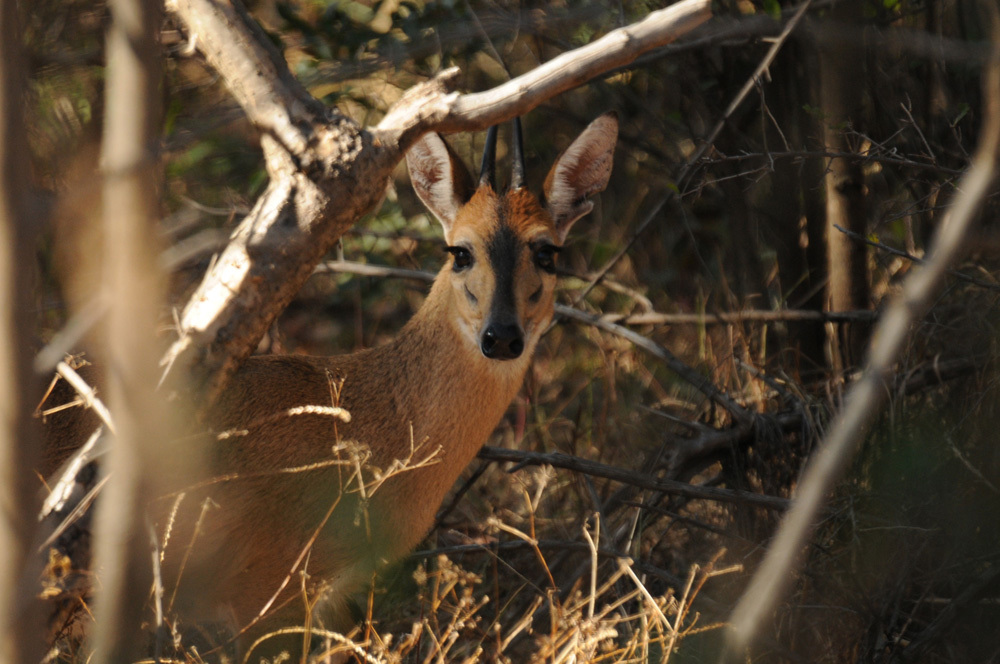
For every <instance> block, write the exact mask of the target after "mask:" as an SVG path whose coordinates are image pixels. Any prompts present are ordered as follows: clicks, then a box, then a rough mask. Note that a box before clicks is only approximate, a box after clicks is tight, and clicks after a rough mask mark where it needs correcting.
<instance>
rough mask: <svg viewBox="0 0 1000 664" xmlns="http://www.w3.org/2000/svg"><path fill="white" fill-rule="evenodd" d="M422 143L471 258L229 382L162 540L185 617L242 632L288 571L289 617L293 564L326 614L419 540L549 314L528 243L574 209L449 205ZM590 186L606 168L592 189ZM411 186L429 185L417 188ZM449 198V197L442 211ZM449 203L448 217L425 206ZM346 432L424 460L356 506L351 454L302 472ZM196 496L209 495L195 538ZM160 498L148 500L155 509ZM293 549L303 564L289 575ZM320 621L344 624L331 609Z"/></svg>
mask: <svg viewBox="0 0 1000 664" xmlns="http://www.w3.org/2000/svg"><path fill="white" fill-rule="evenodd" d="M605 117H606V116H605ZM599 120H600V119H599ZM605 122H607V121H606V120H605ZM428 140H432V139H428ZM437 140H440V139H437ZM613 145H614V142H613V140H612V141H611V142H610V143H607V142H606V144H603V145H602V146H600V147H602V148H603V149H604V150H605V151H610V150H611V149H613ZM431 147H433V148H434V150H428V152H427V153H426V154H430V155H431V157H436V158H441V155H445V154H446V155H447V158H448V159H449V160H451V163H450V168H448V167H447V164H442V163H441V162H440V161H434V160H433V159H431V158H430V157H427V158H425V159H424V162H418V163H423V166H422V167H423V168H426V170H425V171H423V172H422V175H424V176H425V177H424V180H423V181H422V182H423V183H424V184H425V186H426V187H437V186H439V185H440V184H441V182H440V178H441V177H442V175H441V174H442V173H447V172H449V171H450V172H451V173H452V175H451V179H452V180H455V181H454V182H449V183H448V186H452V187H453V188H454V192H455V198H454V200H453V199H452V198H450V197H449V196H451V194H449V193H448V192H447V191H445V193H444V194H442V193H441V191H439V190H433V192H432V193H433V195H434V196H437V198H436V199H434V201H444V206H443V208H439V209H434V207H433V206H431V207H432V209H434V211H435V213H436V214H439V216H442V223H443V225H444V226H445V236H446V240H447V242H448V243H449V244H450V245H456V244H463V245H466V246H468V247H469V249H470V251H471V253H472V255H473V257H474V262H473V264H472V265H471V266H470V267H469V268H468V269H465V270H460V271H459V270H455V269H453V263H452V262H449V264H448V265H446V266H445V267H444V268H442V270H441V271H440V273H439V274H438V276H437V278H436V280H435V282H434V285H433V286H432V288H431V291H430V293H429V295H428V296H427V299H426V301H425V302H424V305H423V306H422V307H421V308H420V310H419V311H418V312H417V313H416V315H415V316H414V317H413V319H412V320H411V321H410V322H409V323H408V324H407V325H406V326H405V327H404V328H403V329H402V330H401V331H400V333H399V334H398V336H397V337H396V338H395V339H394V340H393V341H392V342H390V343H389V344H386V345H384V346H381V347H378V348H374V349H371V350H365V351H361V352H359V353H354V354H352V355H346V356H337V357H302V356H270V357H252V358H250V359H249V360H247V362H246V363H245V364H244V366H243V367H242V369H241V370H240V371H239V372H238V373H237V374H236V375H235V376H234V377H233V378H232V379H231V381H230V383H229V386H228V388H227V389H226V391H225V392H224V393H223V395H222V396H221V398H220V400H219V401H218V403H217V404H216V407H215V409H214V411H213V413H212V418H211V421H212V422H213V423H214V424H215V426H216V431H233V432H237V433H236V434H235V435H225V436H221V437H213V438H212V440H211V445H212V453H213V455H214V458H213V468H212V476H213V477H215V478H218V479H219V481H217V482H215V483H213V484H211V485H210V486H208V487H203V488H200V489H196V488H193V489H191V490H190V491H188V492H187V494H185V496H184V498H183V500H182V502H181V508H180V510H179V512H178V517H177V519H176V524H175V526H174V528H173V532H172V535H171V538H170V541H169V542H167V545H166V557H165V576H166V583H167V587H168V588H170V587H171V585H172V584H173V583H174V582H176V580H177V576H178V573H179V567H180V561H182V560H183V559H184V557H185V549H186V548H187V547H188V545H189V543H190V542H191V541H194V546H193V547H191V550H192V551H193V552H195V555H194V557H193V558H192V560H191V562H190V563H189V564H188V566H187V568H186V569H185V571H184V573H183V576H182V578H181V580H180V592H179V594H178V602H179V604H178V607H177V608H179V609H180V610H181V615H182V616H185V617H187V619H188V620H204V619H206V618H207V619H219V618H223V617H225V616H226V615H228V616H229V617H230V618H231V619H232V620H233V621H234V624H235V626H237V628H243V627H245V626H247V625H248V624H250V623H251V622H252V621H254V620H255V618H256V617H257V616H258V615H259V614H260V612H261V611H262V610H264V608H265V606H266V605H267V604H268V602H269V601H270V600H271V599H272V596H273V595H274V594H275V593H276V592H277V591H278V589H279V588H280V587H281V585H282V583H283V582H285V580H286V577H288V576H289V575H290V574H291V575H292V577H291V580H290V581H289V582H288V584H287V586H286V587H285V589H284V591H283V593H282V595H281V596H280V597H279V598H278V601H277V602H275V603H274V604H273V606H272V613H276V614H277V615H280V616H281V618H280V620H281V622H286V623H289V622H293V621H298V622H300V623H301V621H302V619H303V617H304V615H305V612H306V607H305V605H304V603H303V601H302V600H301V577H300V576H299V574H298V572H300V571H305V572H306V573H307V574H308V576H307V577H306V578H307V582H306V588H307V590H308V591H309V593H310V594H311V595H312V596H314V597H315V596H321V595H325V596H327V597H329V598H330V599H331V600H333V601H332V602H331V603H330V604H332V606H333V608H334V609H336V608H337V605H339V604H340V603H341V600H342V599H343V597H344V596H345V595H347V594H349V593H352V592H355V591H357V590H358V589H360V588H362V587H363V586H364V584H365V583H367V582H368V581H369V579H370V578H371V574H372V573H373V571H374V570H375V569H377V568H378V566H379V565H380V564H382V563H383V562H384V561H386V560H390V561H391V560H395V559H398V558H399V557H400V556H402V555H405V553H406V552H407V551H409V550H410V549H411V548H412V547H413V546H414V545H415V544H416V543H417V542H418V541H419V540H420V539H421V538H422V537H423V536H424V534H425V533H426V531H427V529H428V528H429V527H430V526H431V524H432V523H433V519H434V514H435V511H436V510H437V508H438V506H439V505H440V503H441V501H442V499H443V498H444V496H445V494H446V493H447V491H448V490H449V488H450V487H451V485H452V484H453V483H454V481H455V479H456V478H457V477H458V475H459V473H460V472H461V471H462V469H463V468H464V467H465V466H466V465H467V464H468V463H469V461H470V460H471V459H472V457H473V456H475V454H476V452H477V450H478V449H479V448H480V446H481V445H482V444H483V443H484V442H485V441H486V439H487V438H488V436H489V435H490V433H491V432H492V431H493V429H494V428H495V427H496V425H497V422H498V421H499V420H500V418H501V417H502V416H503V413H504V411H505V410H506V408H507V406H508V404H509V403H510V402H511V400H512V399H513V397H514V396H515V394H516V393H517V391H518V389H519V387H520V385H521V382H522V380H523V377H524V373H525V371H526V369H527V367H528V363H529V362H530V358H531V355H532V352H533V350H534V347H535V345H536V343H537V341H538V338H539V337H540V336H541V333H542V332H543V331H544V329H545V327H546V326H547V325H548V324H549V322H550V320H551V317H552V307H553V299H554V287H555V276H554V275H553V274H552V273H551V272H548V271H546V270H542V269H540V268H539V267H538V266H537V265H536V264H535V259H534V257H533V249H532V243H535V246H537V242H539V241H544V242H545V243H549V244H553V245H558V244H560V243H561V238H562V237H563V236H564V234H565V231H566V230H567V229H568V226H569V224H571V223H572V221H573V219H575V217H573V216H572V214H573V211H572V210H569V211H566V210H562V211H559V212H560V214H561V216H562V218H570V221H569V222H567V223H566V224H564V225H563V227H561V228H559V229H557V228H556V226H555V225H554V223H553V214H552V211H550V210H547V209H545V208H543V207H542V206H541V205H540V204H539V202H538V200H537V199H536V198H535V196H534V195H532V194H530V193H529V192H528V191H527V190H524V189H521V190H515V191H512V192H507V193H505V194H503V195H502V196H498V195H497V194H496V193H494V192H493V190H492V189H491V188H490V187H489V186H483V187H480V188H479V189H478V190H476V192H475V194H474V195H473V196H472V197H471V199H470V200H468V201H465V200H464V199H465V196H466V195H467V193H465V192H464V191H463V190H464V189H465V188H466V187H467V186H468V183H469V182H471V180H470V179H469V178H467V176H457V177H456V176H455V175H454V174H455V173H456V171H455V169H456V168H457V167H458V166H456V160H455V157H454V154H453V153H452V152H451V151H450V150H447V151H446V150H443V149H441V147H440V146H438V145H434V146H431ZM413 169H414V165H413V164H411V172H412V171H413ZM608 172H610V171H609V170H608ZM604 183H606V174H605V178H604V181H603V182H602V183H599V184H600V186H601V188H603V185H604ZM569 185H570V186H578V184H577V183H575V182H571V183H569ZM579 188H580V189H581V191H582V190H584V189H588V188H589V189H591V190H592V189H593V182H591V181H587V182H581V183H579ZM419 191H420V190H419V189H418V192H419ZM421 195H422V197H424V196H430V194H428V191H426V190H425V191H424V192H423V193H422V194H421ZM459 199H460V202H461V203H464V205H462V206H461V207H457V206H454V205H453V203H454V201H456V200H459ZM426 201H427V198H425V202H426ZM432 202H433V201H432ZM577 203H578V201H577ZM453 207H454V208H455V209H457V212H454V216H452V212H447V213H442V212H441V211H440V210H441V209H446V210H452V209H453ZM577 216H579V215H577ZM445 217H447V218H445ZM502 223H505V224H507V225H508V226H509V227H510V228H511V229H512V230H513V231H514V233H515V235H516V236H517V239H518V242H517V257H516V263H515V270H514V278H513V283H514V288H513V290H514V306H515V308H516V310H517V311H516V314H517V319H518V321H519V324H520V325H521V326H522V327H523V331H524V337H525V339H524V342H525V349H524V352H523V354H521V355H520V356H519V357H517V358H516V359H511V360H506V361H500V360H494V359H488V358H487V357H485V356H484V354H483V352H481V351H480V347H479V343H480V341H479V339H480V335H481V331H482V328H483V325H484V324H485V321H486V318H487V316H488V315H489V303H490V298H491V297H492V293H493V289H494V287H495V282H496V279H495V275H493V273H492V271H491V269H490V262H489V260H487V259H486V258H485V257H486V255H487V250H486V245H487V243H488V238H489V237H490V236H491V235H492V234H493V233H495V232H496V231H497V229H498V228H499V226H500V224H502ZM470 295H471V296H472V297H470ZM473 297H474V298H475V302H474V301H473ZM302 406H338V407H342V408H344V409H346V410H347V411H348V412H349V413H350V418H351V419H350V422H343V421H340V420H338V419H337V418H336V417H333V416H331V415H330V414H297V415H292V414H289V413H288V410H289V409H292V408H299V407H302ZM352 440H353V441H357V442H358V443H360V444H361V445H362V446H364V447H366V448H367V449H369V450H370V453H371V458H370V459H369V460H368V462H367V463H368V464H369V465H370V466H371V467H375V468H380V469H383V470H384V469H386V468H388V467H389V466H391V465H392V464H393V463H394V462H395V461H397V460H400V459H407V458H411V457H412V461H413V462H416V461H419V460H421V459H424V458H426V457H428V456H432V453H433V457H434V459H433V460H434V463H432V464H430V465H426V466H424V467H420V468H417V469H412V470H405V471H403V472H400V473H398V474H396V475H394V476H393V477H391V478H390V479H389V480H387V481H386V482H385V483H384V484H383V485H382V486H380V487H379V488H378V489H377V491H375V492H374V494H372V495H371V496H370V497H369V498H370V499H369V500H367V501H363V500H361V499H360V497H359V496H360V494H358V493H357V492H356V491H354V492H350V491H351V489H352V487H349V486H345V484H346V483H347V481H348V479H349V477H350V475H351V473H352V471H353V466H351V465H347V466H344V465H340V466H331V465H327V466H325V467H322V468H313V469H302V467H303V466H308V465H310V464H322V463H324V462H329V461H331V460H335V459H338V458H340V459H348V458H349V454H348V453H346V452H344V451H340V452H336V451H335V450H334V448H335V447H336V446H337V444H338V442H341V441H352ZM414 447H416V448H417V452H416V454H415V455H414V453H413V449H414ZM52 449H56V447H55V446H53V448H52ZM283 469H299V470H298V471H297V472H280V471H282V470H283ZM366 477H367V478H368V479H370V478H371V471H368V472H367V474H366ZM352 486H353V489H356V488H357V487H356V484H355V485H352ZM345 488H347V489H348V491H349V492H348V493H345V492H344V491H345ZM206 497H210V498H211V499H212V501H213V506H212V507H211V508H210V509H209V510H208V511H207V515H206V517H205V520H204V521H203V522H202V523H201V524H200V525H199V530H198V533H197V535H195V532H194V525H195V523H196V521H197V520H198V518H199V514H200V513H201V505H202V503H203V501H204V499H205V498H206ZM172 502H173V500H172V498H168V499H164V500H163V501H162V505H161V507H162V510H161V513H166V511H167V507H168V506H169V505H170V504H172ZM334 505H336V506H337V507H336V509H335V510H334V511H333V514H332V516H331V517H330V519H329V521H326V522H325V526H323V527H322V528H321V525H322V524H323V523H324V518H325V516H326V515H327V514H328V512H329V511H330V509H331V506H334ZM161 525H163V524H161ZM317 532H320V534H319V537H317V538H316V539H315V541H314V542H313V543H312V544H311V545H310V539H311V538H312V537H313V536H314V534H316V533H317ZM306 550H308V551H309V555H308V557H307V559H306V561H305V562H304V563H303V564H301V565H299V567H298V568H297V569H295V570H293V567H294V566H295V561H296V560H297V559H299V558H300V556H301V554H302V553H303V552H304V551H306ZM283 605H284V608H280V610H276V607H282V606H283ZM220 611H222V613H221V614H220ZM185 612H186V613H185ZM335 613H336V611H335ZM326 622H327V625H328V626H333V627H336V628H344V627H346V626H347V625H346V624H345V622H344V620H343V614H341V615H340V617H339V618H334V619H333V620H332V623H331V621H326ZM274 626H275V621H274V620H266V621H262V622H261V623H260V624H259V625H258V627H256V628H254V630H252V631H251V635H253V634H255V633H259V632H260V631H262V630H266V629H268V628H273V627H274Z"/></svg>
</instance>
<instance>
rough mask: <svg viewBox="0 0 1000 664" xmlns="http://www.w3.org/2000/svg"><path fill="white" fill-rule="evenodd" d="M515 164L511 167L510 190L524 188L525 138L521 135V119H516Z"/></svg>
mask: <svg viewBox="0 0 1000 664" xmlns="http://www.w3.org/2000/svg"><path fill="white" fill-rule="evenodd" d="M513 143H514V145H513V146H512V147H513V151H514V154H513V157H514V158H513V162H514V163H512V164H511V166H510V188H511V189H523V188H524V137H523V136H522V135H521V118H514V141H513Z"/></svg>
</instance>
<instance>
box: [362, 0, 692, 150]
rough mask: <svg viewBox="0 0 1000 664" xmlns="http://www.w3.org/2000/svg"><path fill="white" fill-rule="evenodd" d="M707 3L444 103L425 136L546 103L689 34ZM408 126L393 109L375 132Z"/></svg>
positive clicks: (668, 12) (688, 4)
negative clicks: (444, 111) (441, 113)
mask: <svg viewBox="0 0 1000 664" xmlns="http://www.w3.org/2000/svg"><path fill="white" fill-rule="evenodd" d="M709 4H710V3H709V2H704V1H702V0H682V1H681V2H678V3H677V4H675V5H671V6H670V7H667V8H665V9H661V10H659V11H655V12H652V13H650V14H649V15H648V16H647V17H646V18H644V19H643V20H641V21H639V22H637V23H634V24H632V25H629V26H626V27H623V28H619V29H618V30H614V31H612V32H609V33H608V34H607V35H605V36H604V37H602V38H600V39H598V40H597V41H595V42H593V43H591V44H587V45H586V46H581V47H580V48H577V49H574V50H572V51H570V52H568V53H563V54H562V55H560V56H558V57H556V58H553V59H552V60H549V61H548V62H546V63H545V64H543V65H541V66H539V67H536V68H535V69H533V70H532V71H530V72H528V73H527V74H524V75H522V76H518V77H517V78H515V79H513V80H511V81H508V82H507V83H504V84H503V85H499V86H497V87H495V88H493V89H492V90H488V91H486V92H478V93H472V94H465V95H460V96H455V97H453V98H452V99H449V100H448V101H449V102H450V103H448V104H447V107H448V108H447V115H446V116H445V117H443V118H441V119H440V120H439V121H437V122H434V123H432V124H431V125H429V126H426V127H425V128H424V131H426V130H433V131H440V132H445V133H448V132H458V131H473V130H477V129H484V128H486V127H489V126H490V125H494V124H498V123H500V122H504V121H505V120H510V119H511V118H513V117H516V116H518V115H523V114H524V113H527V112H528V111H530V110H531V109H533V108H535V107H536V106H538V105H539V104H541V103H542V102H544V101H545V100H547V99H551V98H552V97H555V96H556V95H558V94H560V93H562V92H566V91H567V90H571V89H572V88H575V87H577V86H580V85H582V84H584V83H586V82H587V81H589V80H590V79H592V78H594V77H595V76H598V75H600V74H603V73H604V72H606V71H608V70H611V69H614V68H615V67H621V66H623V65H626V64H629V63H630V62H632V61H633V60H635V59H636V58H637V57H639V56H640V55H642V54H643V53H646V52H648V51H651V50H653V49H655V48H659V47H660V46H664V45H665V44H669V43H670V42H672V41H674V40H675V39H677V37H678V36H680V35H682V34H685V33H687V32H690V31H691V30H693V29H694V28H696V27H698V26H699V25H701V24H702V23H704V22H705V21H707V20H708V18H709V17H710V16H711V10H710V8H709ZM412 125H413V120H412V115H411V114H410V113H409V112H405V113H398V112H396V111H395V109H394V110H392V111H390V112H389V114H388V115H386V117H385V119H383V120H382V122H381V123H379V129H381V130H383V131H387V130H395V131H402V132H406V131H408V130H410V128H411V126H412ZM424 131H421V132H420V133H421V134H422V133H424Z"/></svg>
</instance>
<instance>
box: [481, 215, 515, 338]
mask: <svg viewBox="0 0 1000 664" xmlns="http://www.w3.org/2000/svg"><path fill="white" fill-rule="evenodd" d="M499 212H500V213H499V214H498V215H497V217H498V221H499V223H498V224H497V228H496V230H495V231H494V233H493V235H492V236H490V239H489V242H487V244H486V255H487V257H488V258H489V261H490V267H491V268H493V275H494V278H495V279H496V287H495V290H494V292H493V301H492V302H491V303H490V318H491V319H492V320H493V321H495V322H497V323H505V324H517V323H518V318H517V305H516V303H515V302H514V271H515V270H516V268H517V257H518V254H519V249H520V246H519V245H520V244H521V243H520V240H518V237H517V234H516V233H514V231H513V229H512V228H511V227H510V226H509V225H508V224H507V222H506V220H505V219H504V214H503V212H502V211H499Z"/></svg>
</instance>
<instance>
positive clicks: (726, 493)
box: [479, 445, 789, 511]
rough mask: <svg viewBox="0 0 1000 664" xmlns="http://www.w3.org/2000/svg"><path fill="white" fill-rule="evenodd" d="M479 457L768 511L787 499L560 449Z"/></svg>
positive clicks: (487, 450) (496, 451)
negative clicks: (641, 470) (617, 464)
mask: <svg viewBox="0 0 1000 664" xmlns="http://www.w3.org/2000/svg"><path fill="white" fill-rule="evenodd" d="M479 458H480V459H487V460H489V461H504V462H508V461H509V462H511V463H514V464H516V465H515V469H517V468H519V467H521V466H529V465H530V466H553V467H554V468H564V469H566V470H572V471H574V472H578V473H584V474H585V475H591V476H593V477H603V478H604V479H609V480H613V481H615V482H622V483H623V484H629V485H631V486H636V487H639V488H640V489H649V490H651V491H660V492H662V493H669V494H672V495H675V496H684V497H685V498H693V499H696V500H714V501H717V502H723V503H740V504H745V505H753V506H755V507H763V508H764V509H769V510H778V511H781V510H784V509H787V508H788V505H789V501H788V500H786V499H784V498H778V497H776V496H765V495H762V494H759V493H752V492H750V491H741V490H739V489H720V488H717V487H709V486H697V485H694V484H688V483H687V482H678V481H676V480H665V479H660V478H658V477H651V476H649V475H643V474H640V473H636V472H634V471H630V470H625V469H623V468H615V467H614V466H608V465H605V464H603V463H597V462H596V461H590V460H588V459H581V458H580V457H574V456H570V455H568V454H562V453H560V452H550V453H548V454H543V453H541V452H523V451H521V450H509V449H506V448H502V447H490V446H488V445H487V446H486V447H484V448H483V449H481V450H480V451H479Z"/></svg>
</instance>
